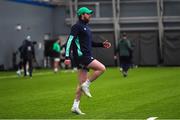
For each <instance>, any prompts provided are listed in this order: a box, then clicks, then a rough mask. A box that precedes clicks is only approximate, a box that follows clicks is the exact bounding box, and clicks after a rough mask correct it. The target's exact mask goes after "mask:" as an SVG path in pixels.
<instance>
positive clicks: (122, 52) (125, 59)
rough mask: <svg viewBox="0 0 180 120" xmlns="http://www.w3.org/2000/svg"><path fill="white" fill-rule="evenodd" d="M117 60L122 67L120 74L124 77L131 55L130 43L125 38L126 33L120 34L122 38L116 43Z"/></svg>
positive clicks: (129, 64) (126, 73)
mask: <svg viewBox="0 0 180 120" xmlns="http://www.w3.org/2000/svg"><path fill="white" fill-rule="evenodd" d="M117 51H118V53H119V61H120V67H121V68H122V74H123V76H124V77H126V76H127V75H128V70H129V68H130V66H131V58H132V57H131V56H132V45H131V42H130V41H129V40H128V39H127V34H126V33H123V34H122V39H120V41H119V43H118V49H117Z"/></svg>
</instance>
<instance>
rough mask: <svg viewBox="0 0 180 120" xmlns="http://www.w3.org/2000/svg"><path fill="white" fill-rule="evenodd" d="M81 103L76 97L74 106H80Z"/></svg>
mask: <svg viewBox="0 0 180 120" xmlns="http://www.w3.org/2000/svg"><path fill="white" fill-rule="evenodd" d="M79 103H80V101H78V100H76V99H74V103H73V107H75V108H79Z"/></svg>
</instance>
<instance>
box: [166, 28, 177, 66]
mask: <svg viewBox="0 0 180 120" xmlns="http://www.w3.org/2000/svg"><path fill="white" fill-rule="evenodd" d="M179 54H180V32H178V31H177V32H172V31H171V32H170V31H166V36H165V40H164V65H180V55H179Z"/></svg>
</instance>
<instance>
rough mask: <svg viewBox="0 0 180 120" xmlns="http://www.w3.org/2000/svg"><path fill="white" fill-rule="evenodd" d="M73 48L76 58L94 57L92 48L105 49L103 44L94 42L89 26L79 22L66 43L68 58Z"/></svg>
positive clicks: (72, 29) (73, 27) (74, 26)
mask: <svg viewBox="0 0 180 120" xmlns="http://www.w3.org/2000/svg"><path fill="white" fill-rule="evenodd" d="M71 47H72V49H73V56H74V57H81V56H92V47H103V43H95V42H93V41H92V33H91V30H90V28H89V26H88V24H87V23H86V22H84V21H82V20H79V21H78V22H77V23H76V24H75V25H73V26H72V28H71V32H70V35H69V37H68V40H67V43H66V54H65V56H66V58H69V57H70V52H71Z"/></svg>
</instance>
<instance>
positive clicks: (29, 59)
mask: <svg viewBox="0 0 180 120" xmlns="http://www.w3.org/2000/svg"><path fill="white" fill-rule="evenodd" d="M22 58H23V68H24V76H27V72H26V65H27V63H28V64H29V76H30V77H31V78H32V71H33V60H34V59H35V52H34V45H33V43H32V41H31V38H30V36H28V37H27V39H26V40H25V41H24V43H23V47H22Z"/></svg>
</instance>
